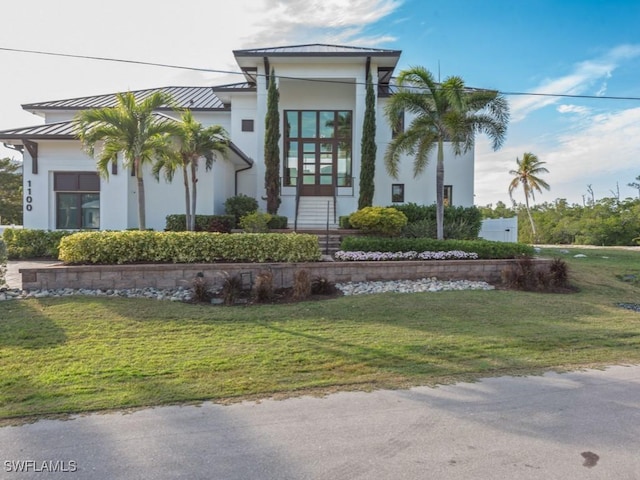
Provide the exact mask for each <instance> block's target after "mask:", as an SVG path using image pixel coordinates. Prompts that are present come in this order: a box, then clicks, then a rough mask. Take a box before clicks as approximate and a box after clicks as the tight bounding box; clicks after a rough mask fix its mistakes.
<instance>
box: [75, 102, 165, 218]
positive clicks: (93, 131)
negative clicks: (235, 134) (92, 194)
mask: <svg viewBox="0 0 640 480" xmlns="http://www.w3.org/2000/svg"><path fill="white" fill-rule="evenodd" d="M116 100H117V104H116V106H115V107H106V108H96V109H91V110H84V111H82V112H79V113H78V114H77V115H76V118H75V122H76V127H77V131H78V138H80V141H81V142H82V143H83V145H84V148H85V149H86V151H87V152H88V153H89V155H91V156H92V157H94V156H95V155H96V151H95V149H96V144H98V143H100V144H101V147H100V150H99V152H97V165H98V172H99V173H100V175H101V176H103V177H105V178H108V177H109V170H108V167H109V164H110V163H112V162H116V161H117V159H118V154H121V155H122V156H123V160H124V161H123V163H124V166H125V167H126V168H133V172H134V174H135V176H136V182H137V187H138V188H137V194H138V228H139V229H140V230H145V229H146V214H145V212H146V206H145V194H144V180H143V167H144V165H145V164H147V163H150V162H152V161H153V160H154V159H157V158H160V157H162V156H163V155H166V154H167V152H168V150H169V149H170V148H171V146H170V141H169V138H170V135H172V134H175V133H176V131H177V128H176V125H175V122H173V121H171V120H170V119H167V118H162V117H159V116H157V115H156V114H154V111H155V110H157V109H158V108H160V107H162V106H166V105H171V103H172V98H171V96H170V95H168V94H165V93H162V92H156V93H153V94H152V95H149V96H148V97H146V98H144V99H143V100H141V101H140V102H138V101H136V97H135V95H134V94H133V93H131V92H127V93H118V94H117V95H116Z"/></svg>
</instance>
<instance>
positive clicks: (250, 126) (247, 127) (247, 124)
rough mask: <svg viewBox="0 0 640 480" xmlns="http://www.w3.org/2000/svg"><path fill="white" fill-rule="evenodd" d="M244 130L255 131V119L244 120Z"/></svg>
mask: <svg viewBox="0 0 640 480" xmlns="http://www.w3.org/2000/svg"><path fill="white" fill-rule="evenodd" d="M242 131H243V132H253V120H242Z"/></svg>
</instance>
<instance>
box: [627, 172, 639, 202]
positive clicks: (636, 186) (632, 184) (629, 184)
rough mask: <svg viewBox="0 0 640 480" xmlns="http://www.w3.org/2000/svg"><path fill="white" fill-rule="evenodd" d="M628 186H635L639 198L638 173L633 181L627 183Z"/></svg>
mask: <svg viewBox="0 0 640 480" xmlns="http://www.w3.org/2000/svg"><path fill="white" fill-rule="evenodd" d="M627 185H628V186H630V187H632V188H636V189H637V190H638V198H640V175H638V176H637V177H636V181H635V182H631V183H627Z"/></svg>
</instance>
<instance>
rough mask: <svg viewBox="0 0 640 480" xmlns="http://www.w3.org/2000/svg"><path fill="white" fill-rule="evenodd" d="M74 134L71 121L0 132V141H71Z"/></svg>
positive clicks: (73, 126)
mask: <svg viewBox="0 0 640 480" xmlns="http://www.w3.org/2000/svg"><path fill="white" fill-rule="evenodd" d="M75 132H76V131H75V125H74V124H73V122H72V121H67V122H56V123H46V124H44V125H36V126H35V127H20V128H11V129H9V130H0V140H18V139H25V138H26V139H28V140H41V139H58V140H71V139H74V138H77V137H76V134H75Z"/></svg>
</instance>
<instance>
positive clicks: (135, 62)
mask: <svg viewBox="0 0 640 480" xmlns="http://www.w3.org/2000/svg"><path fill="white" fill-rule="evenodd" d="M0 51H5V52H14V53H30V54H35V55H47V56H53V57H65V58H77V59H81V60H97V61H102V62H116V63H127V64H132V65H144V66H149V67H160V68H173V69H178V70H191V71H196V72H207V73H221V74H226V75H244V72H238V71H233V70H221V69H215V68H203V67H191V66H185V65H175V64H169V63H157V62H145V61H142V60H126V59H122V58H111V57H99V56H94V55H78V54H71V53H59V52H47V51H43V50H28V49H24V48H8V47H0ZM252 75H255V76H256V77H266V75H265V74H258V73H257V72H256V73H252ZM278 77H279V78H282V79H287V80H299V81H307V82H316V83H345V84H349V85H354V82H346V81H341V80H329V79H319V78H301V77H287V76H282V75H278ZM356 84H358V83H357V82H356ZM361 85H366V83H361ZM468 88H469V90H478V91H483V90H493V91H495V89H489V88H475V87H468ZM497 91H498V93H500V94H502V95H509V96H534V97H555V98H576V99H588V100H630V101H639V100H640V97H619V96H610V95H577V94H569V93H543V92H503V91H500V90H497Z"/></svg>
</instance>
